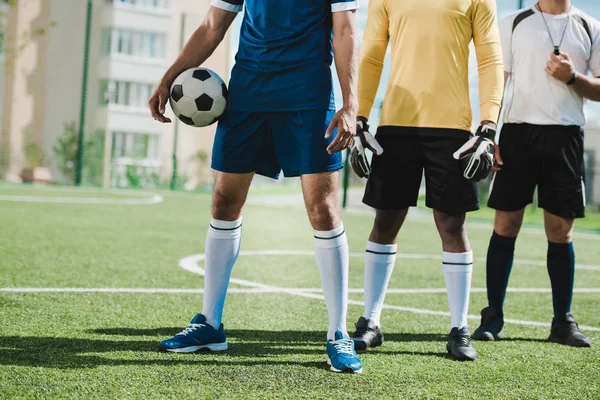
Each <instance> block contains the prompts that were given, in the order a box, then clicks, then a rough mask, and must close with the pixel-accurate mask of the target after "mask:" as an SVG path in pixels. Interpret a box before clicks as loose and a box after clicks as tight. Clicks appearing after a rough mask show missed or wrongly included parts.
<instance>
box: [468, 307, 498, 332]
mask: <svg viewBox="0 0 600 400" xmlns="http://www.w3.org/2000/svg"><path fill="white" fill-rule="evenodd" d="M503 336H504V318H503V317H502V316H499V315H498V312H497V311H496V308H495V307H493V306H489V307H486V308H484V309H483V310H481V325H479V328H477V329H475V332H474V333H473V339H475V340H498V339H501V338H502V337H503Z"/></svg>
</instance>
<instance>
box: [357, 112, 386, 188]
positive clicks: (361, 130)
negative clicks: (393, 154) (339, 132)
mask: <svg viewBox="0 0 600 400" xmlns="http://www.w3.org/2000/svg"><path fill="white" fill-rule="evenodd" d="M365 149H369V150H371V151H372V152H373V154H374V155H378V156H380V155H382V154H383V148H382V147H381V146H380V145H379V143H377V140H375V138H374V137H373V135H371V133H369V125H368V124H367V119H366V118H365V117H358V118H357V121H356V136H354V140H353V142H352V144H351V145H350V163H351V164H352V169H353V170H354V172H356V175H358V176H360V177H361V178H368V177H369V174H371V165H370V164H369V160H368V159H367V155H366V154H365Z"/></svg>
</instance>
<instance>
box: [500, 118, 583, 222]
mask: <svg viewBox="0 0 600 400" xmlns="http://www.w3.org/2000/svg"><path fill="white" fill-rule="evenodd" d="M498 144H499V145H500V155H501V156H502V161H504V166H503V167H502V170H501V171H498V172H496V174H495V175H494V179H493V180H492V186H491V188H490V198H489V201H488V206H489V207H491V208H494V209H496V210H500V211H517V210H520V209H522V208H523V207H525V206H526V205H527V204H530V203H532V202H533V193H534V191H535V188H536V186H537V188H538V204H539V207H541V208H543V209H544V210H546V211H548V212H549V213H551V214H554V215H558V216H559V217H563V218H568V219H571V218H582V217H584V216H585V187H584V183H583V177H584V176H585V174H584V165H583V129H581V127H579V126H562V125H531V124H505V125H504V126H503V127H502V131H501V133H500V142H499V143H498Z"/></svg>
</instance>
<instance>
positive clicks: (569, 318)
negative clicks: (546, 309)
mask: <svg viewBox="0 0 600 400" xmlns="http://www.w3.org/2000/svg"><path fill="white" fill-rule="evenodd" d="M548 340H549V341H550V342H554V343H560V344H565V345H567V346H573V347H592V345H591V343H590V339H588V338H587V337H586V336H585V335H584V334H583V333H581V331H580V330H579V325H577V322H576V321H575V317H574V316H573V314H571V313H567V315H566V318H565V320H563V321H561V320H557V319H556V318H554V319H552V329H551V330H550V336H549V337H548Z"/></svg>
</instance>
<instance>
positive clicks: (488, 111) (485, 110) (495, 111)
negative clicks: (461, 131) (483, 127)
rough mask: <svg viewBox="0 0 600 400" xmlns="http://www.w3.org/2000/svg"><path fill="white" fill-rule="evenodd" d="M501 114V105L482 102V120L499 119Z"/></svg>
mask: <svg viewBox="0 0 600 400" xmlns="http://www.w3.org/2000/svg"><path fill="white" fill-rule="evenodd" d="M499 115H500V106H499V105H496V104H489V103H488V104H482V105H481V120H482V121H492V122H496V121H498V116H499Z"/></svg>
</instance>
